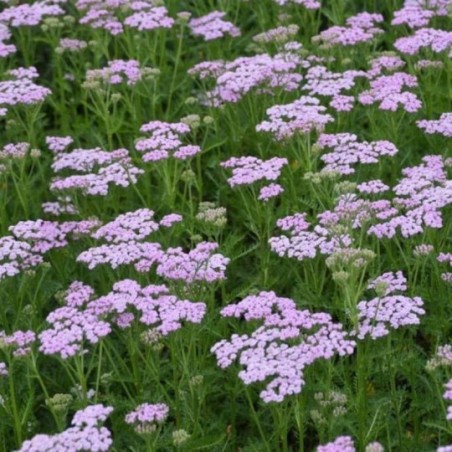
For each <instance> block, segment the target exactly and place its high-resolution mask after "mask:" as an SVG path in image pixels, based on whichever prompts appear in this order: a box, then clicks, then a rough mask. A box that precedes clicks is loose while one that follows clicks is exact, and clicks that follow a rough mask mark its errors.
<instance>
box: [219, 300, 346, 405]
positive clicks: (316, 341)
mask: <svg viewBox="0 0 452 452" xmlns="http://www.w3.org/2000/svg"><path fill="white" fill-rule="evenodd" d="M221 315H222V316H223V317H235V318H243V319H244V320H245V321H246V322H254V321H258V320H260V321H262V322H263V325H262V326H260V327H258V328H257V329H255V330H254V331H253V332H252V333H251V334H243V335H238V334H233V335H232V336H231V338H230V340H221V341H220V342H218V343H216V344H215V345H214V346H213V347H212V349H211V350H212V352H213V353H214V354H215V356H216V359H217V362H218V365H219V366H220V367H221V368H223V369H224V368H226V367H229V366H230V365H231V364H232V363H233V362H234V361H236V360H238V361H239V362H240V364H241V365H242V366H243V368H244V369H243V370H241V371H240V372H239V378H240V379H241V380H242V381H243V382H244V383H245V384H247V385H249V384H252V383H257V382H267V384H266V387H265V389H264V390H263V391H262V392H261V393H260V396H261V398H262V400H263V401H264V402H266V403H270V402H282V401H283V400H284V399H285V398H286V397H287V396H289V395H292V394H299V393H300V392H301V390H302V388H303V386H304V384H305V381H304V370H305V368H306V367H307V366H309V365H310V364H312V363H313V362H315V361H317V360H318V359H331V358H332V357H333V356H334V355H336V354H338V355H340V356H344V355H349V354H351V353H353V350H354V347H355V343H354V341H352V340H350V339H347V334H346V333H345V332H344V331H343V330H342V325H340V324H338V323H333V322H332V319H331V316H330V315H328V314H325V313H317V314H312V313H310V312H309V311H307V310H299V309H297V306H296V303H295V302H294V301H293V300H291V299H290V298H280V297H278V296H277V295H276V294H275V293H274V292H261V293H259V294H257V295H251V296H248V297H246V298H245V299H243V300H242V301H240V302H239V303H237V304H233V305H229V306H226V307H225V308H223V309H222V310H221ZM268 380H270V381H268Z"/></svg>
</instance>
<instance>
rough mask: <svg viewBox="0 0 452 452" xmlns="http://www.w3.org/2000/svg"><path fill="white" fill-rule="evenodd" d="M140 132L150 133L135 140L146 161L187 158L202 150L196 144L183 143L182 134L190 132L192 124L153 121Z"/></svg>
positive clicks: (142, 127)
mask: <svg viewBox="0 0 452 452" xmlns="http://www.w3.org/2000/svg"><path fill="white" fill-rule="evenodd" d="M140 132H142V133H148V134H150V136H149V137H147V138H144V137H143V138H139V139H138V140H136V141H135V149H136V150H137V151H138V152H140V153H143V161H144V162H157V161H160V160H166V159H167V158H169V157H170V156H172V157H174V158H176V159H179V160H186V159H188V158H191V157H193V156H195V155H197V154H199V153H200V152H201V148H200V147H199V146H196V145H185V146H184V145H183V142H182V136H183V135H185V134H187V133H189V132H190V126H189V125H187V124H185V123H183V122H177V123H168V122H162V121H151V122H149V123H147V124H144V125H142V126H141V128H140Z"/></svg>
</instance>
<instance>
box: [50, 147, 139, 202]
mask: <svg viewBox="0 0 452 452" xmlns="http://www.w3.org/2000/svg"><path fill="white" fill-rule="evenodd" d="M56 152H57V151H56ZM52 169H53V170H54V171H55V172H56V173H60V172H62V171H66V170H72V171H75V172H79V173H85V174H75V175H70V176H66V177H56V178H54V179H53V180H52V182H51V184H50V190H52V191H54V192H61V191H66V190H81V191H82V192H83V193H84V194H87V195H98V196H106V195H107V194H108V191H109V187H110V185H116V186H120V187H128V186H129V185H130V184H136V182H137V179H138V176H139V175H141V174H143V173H144V171H143V170H142V169H139V168H137V167H136V166H134V165H133V164H132V159H131V158H130V156H129V151H128V150H127V149H117V150H114V151H103V150H102V149H100V148H94V149H75V150H73V151H72V152H58V153H57V154H56V155H55V157H54V161H53V163H52Z"/></svg>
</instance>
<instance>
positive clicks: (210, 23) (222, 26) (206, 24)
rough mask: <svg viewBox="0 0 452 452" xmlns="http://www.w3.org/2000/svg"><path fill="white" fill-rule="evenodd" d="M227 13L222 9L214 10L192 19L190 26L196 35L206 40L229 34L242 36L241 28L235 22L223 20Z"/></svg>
mask: <svg viewBox="0 0 452 452" xmlns="http://www.w3.org/2000/svg"><path fill="white" fill-rule="evenodd" d="M225 16H226V13H224V12H222V11H212V12H211V13H209V14H206V15H205V16H202V17H197V18H196V19H191V20H190V22H188V26H189V27H190V29H191V32H192V33H193V34H194V35H195V36H202V37H203V38H204V40H205V41H212V40H213V39H218V38H222V37H223V36H225V35H229V36H231V37H233V38H235V37H237V36H240V34H241V33H240V29H239V28H237V27H236V26H235V25H234V24H233V23H231V22H228V21H226V20H223V18H224V17H225Z"/></svg>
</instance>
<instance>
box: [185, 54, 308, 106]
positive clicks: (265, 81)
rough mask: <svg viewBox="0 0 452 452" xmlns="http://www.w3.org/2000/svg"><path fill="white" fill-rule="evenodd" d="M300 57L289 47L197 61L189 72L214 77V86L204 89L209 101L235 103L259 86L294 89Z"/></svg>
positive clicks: (202, 77)
mask: <svg viewBox="0 0 452 452" xmlns="http://www.w3.org/2000/svg"><path fill="white" fill-rule="evenodd" d="M301 64H302V59H301V58H300V57H299V56H298V55H297V54H296V53H295V52H294V51H292V50H283V51H282V52H281V53H278V54H276V55H275V56H270V55H268V54H265V53H264V54H260V55H255V56H251V57H239V58H237V59H235V60H234V61H231V62H225V61H222V60H217V61H206V62H202V63H199V64H197V65H196V66H194V67H193V68H192V69H190V70H189V71H188V72H189V74H191V75H199V77H200V79H201V80H203V79H207V78H214V79H215V87H214V88H213V89H212V90H210V91H208V92H207V93H206V97H207V101H206V103H207V104H208V105H212V106H216V107H218V106H220V105H222V104H224V103H236V102H238V101H239V100H240V99H242V98H243V97H244V96H245V95H246V94H248V93H250V92H252V91H254V92H255V91H256V90H261V92H262V91H265V92H266V93H271V92H272V90H274V89H275V88H280V89H283V90H285V91H293V90H295V89H297V88H298V87H299V85H300V82H301V80H302V79H303V77H302V75H301V74H299V73H298V72H297V68H298V67H299V66H300V65H301Z"/></svg>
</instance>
